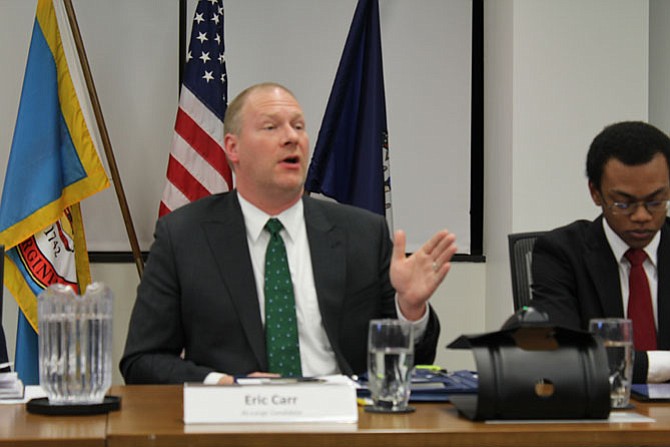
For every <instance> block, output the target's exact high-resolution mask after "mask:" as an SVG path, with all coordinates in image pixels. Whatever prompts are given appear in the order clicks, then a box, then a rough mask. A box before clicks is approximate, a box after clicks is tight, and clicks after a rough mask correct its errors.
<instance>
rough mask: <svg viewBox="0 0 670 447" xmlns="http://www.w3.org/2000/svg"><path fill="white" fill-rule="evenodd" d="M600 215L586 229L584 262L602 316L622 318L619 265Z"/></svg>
mask: <svg viewBox="0 0 670 447" xmlns="http://www.w3.org/2000/svg"><path fill="white" fill-rule="evenodd" d="M602 220H603V217H602V215H601V216H600V217H599V218H598V219H596V220H595V221H593V223H592V224H591V226H590V227H589V228H588V229H587V235H586V238H585V239H586V242H585V244H586V252H585V253H586V255H585V262H586V268H587V270H588V273H589V276H590V277H591V280H592V281H593V282H594V285H595V290H596V291H597V293H598V299H599V301H600V305H601V307H602V311H603V315H612V316H614V317H623V316H624V312H623V302H622V299H621V283H620V281H619V265H618V261H617V260H616V259H614V255H613V254H612V249H611V248H610V245H609V243H608V242H607V237H606V236H605V230H604V229H603V222H602Z"/></svg>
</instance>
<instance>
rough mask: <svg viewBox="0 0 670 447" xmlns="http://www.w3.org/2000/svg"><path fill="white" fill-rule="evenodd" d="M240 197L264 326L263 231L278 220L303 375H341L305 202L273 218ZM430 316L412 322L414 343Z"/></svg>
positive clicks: (210, 380)
mask: <svg viewBox="0 0 670 447" xmlns="http://www.w3.org/2000/svg"><path fill="white" fill-rule="evenodd" d="M237 197H238V199H239V201H240V207H241V208H242V214H243V216H244V224H245V227H246V230H247V243H248V246H249V254H250V256H251V264H252V267H253V270H254V278H255V280H256V290H257V291H258V303H259V307H260V309H261V319H262V320H263V323H265V292H264V277H265V250H266V248H267V244H268V241H269V240H270V234H269V233H268V232H267V231H264V227H265V224H266V223H267V221H268V219H270V218H271V217H276V218H277V219H279V221H280V222H281V223H282V225H283V227H284V228H283V229H282V230H281V232H280V234H281V237H282V238H283V239H284V245H285V246H286V256H287V258H288V264H289V270H290V271H291V279H292V280H293V293H294V296H295V308H296V314H297V318H298V338H299V341H300V362H301V364H302V374H303V376H321V375H328V374H339V373H340V369H339V367H338V366H337V360H336V358H335V353H334V352H333V348H332V346H331V345H330V341H329V340H328V336H327V335H326V331H325V329H324V327H323V321H322V319H321V311H320V310H319V302H318V299H317V295H316V287H315V285H314V273H313V271H312V257H311V253H310V250H309V240H308V239H307V229H306V227H305V218H304V212H303V203H302V200H299V201H298V202H297V203H296V204H295V205H293V206H292V207H291V208H289V209H287V210H285V211H283V212H282V213H280V214H279V215H277V216H270V215H269V214H267V213H265V212H264V211H261V210H260V209H258V208H257V207H255V206H254V205H252V204H251V203H250V202H248V201H247V200H245V199H244V197H242V196H241V194H239V193H238V194H237ZM396 310H397V313H398V318H400V319H405V317H404V316H403V315H402V313H401V312H400V309H399V307H398V301H397V298H396ZM428 315H429V312H428V309H426V312H425V314H424V315H423V317H422V318H421V319H419V320H418V321H415V322H413V324H414V334H415V340H417V341H418V340H420V339H421V337H422V336H423V334H424V333H425V331H426V327H427V326H428ZM222 376H223V374H221V373H210V374H209V375H207V377H206V378H205V383H216V382H218V380H219V378H221V377H222Z"/></svg>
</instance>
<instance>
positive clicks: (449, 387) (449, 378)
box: [357, 369, 479, 402]
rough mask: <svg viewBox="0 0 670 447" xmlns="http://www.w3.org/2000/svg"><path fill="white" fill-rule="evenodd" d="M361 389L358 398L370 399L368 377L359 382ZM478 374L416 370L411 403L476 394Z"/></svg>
mask: <svg viewBox="0 0 670 447" xmlns="http://www.w3.org/2000/svg"><path fill="white" fill-rule="evenodd" d="M358 382H359V384H360V385H361V387H360V388H359V389H358V390H357V395H358V397H370V390H369V389H368V387H367V384H368V382H367V377H366V376H365V375H364V376H362V377H360V378H359V380H358ZM478 384H479V382H478V380H477V373H475V372H472V371H466V370H460V371H451V372H447V371H444V370H439V371H435V370H428V369H415V370H414V372H413V374H412V385H411V394H410V397H409V400H410V402H449V396H450V395H452V394H476V393H477V387H478Z"/></svg>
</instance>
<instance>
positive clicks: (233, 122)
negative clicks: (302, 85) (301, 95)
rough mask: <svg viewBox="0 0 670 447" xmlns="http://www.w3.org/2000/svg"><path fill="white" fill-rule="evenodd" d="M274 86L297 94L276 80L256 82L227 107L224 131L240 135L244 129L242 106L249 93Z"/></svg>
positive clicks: (290, 93)
mask: <svg viewBox="0 0 670 447" xmlns="http://www.w3.org/2000/svg"><path fill="white" fill-rule="evenodd" d="M273 88H279V89H281V90H283V91H285V92H286V93H288V94H289V95H291V96H293V97H294V98H295V95H294V94H293V92H292V91H291V90H289V89H288V88H286V87H284V86H283V85H281V84H278V83H276V82H262V83H260V84H254V85H252V86H250V87H247V88H245V89H244V90H242V91H241V92H240V93H239V94H238V95H237V96H236V97H235V99H233V100H232V101H231V103H230V104H228V107H227V108H226V114H225V116H224V119H223V133H224V135H225V134H228V133H231V134H233V135H239V134H240V131H241V130H242V108H243V107H244V105H245V104H246V102H247V99H248V98H249V95H250V94H251V93H253V92H255V91H258V90H269V89H273Z"/></svg>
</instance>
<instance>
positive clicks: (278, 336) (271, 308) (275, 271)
mask: <svg viewBox="0 0 670 447" xmlns="http://www.w3.org/2000/svg"><path fill="white" fill-rule="evenodd" d="M282 228H283V227H282V224H281V222H280V221H279V220H278V219H276V218H272V219H270V220H268V222H267V224H265V229H266V230H267V231H268V232H269V233H270V242H268V248H267V251H266V252H265V343H266V348H267V354H268V366H269V372H273V373H279V374H281V375H282V376H288V377H296V376H301V375H302V367H301V366H300V344H299V342H298V319H297V317H296V314H295V298H294V296H293V283H292V282H291V272H290V271H289V268H288V259H287V258H286V247H285V246H284V240H283V239H282V237H281V235H280V234H279V232H280V231H281V229H282Z"/></svg>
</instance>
